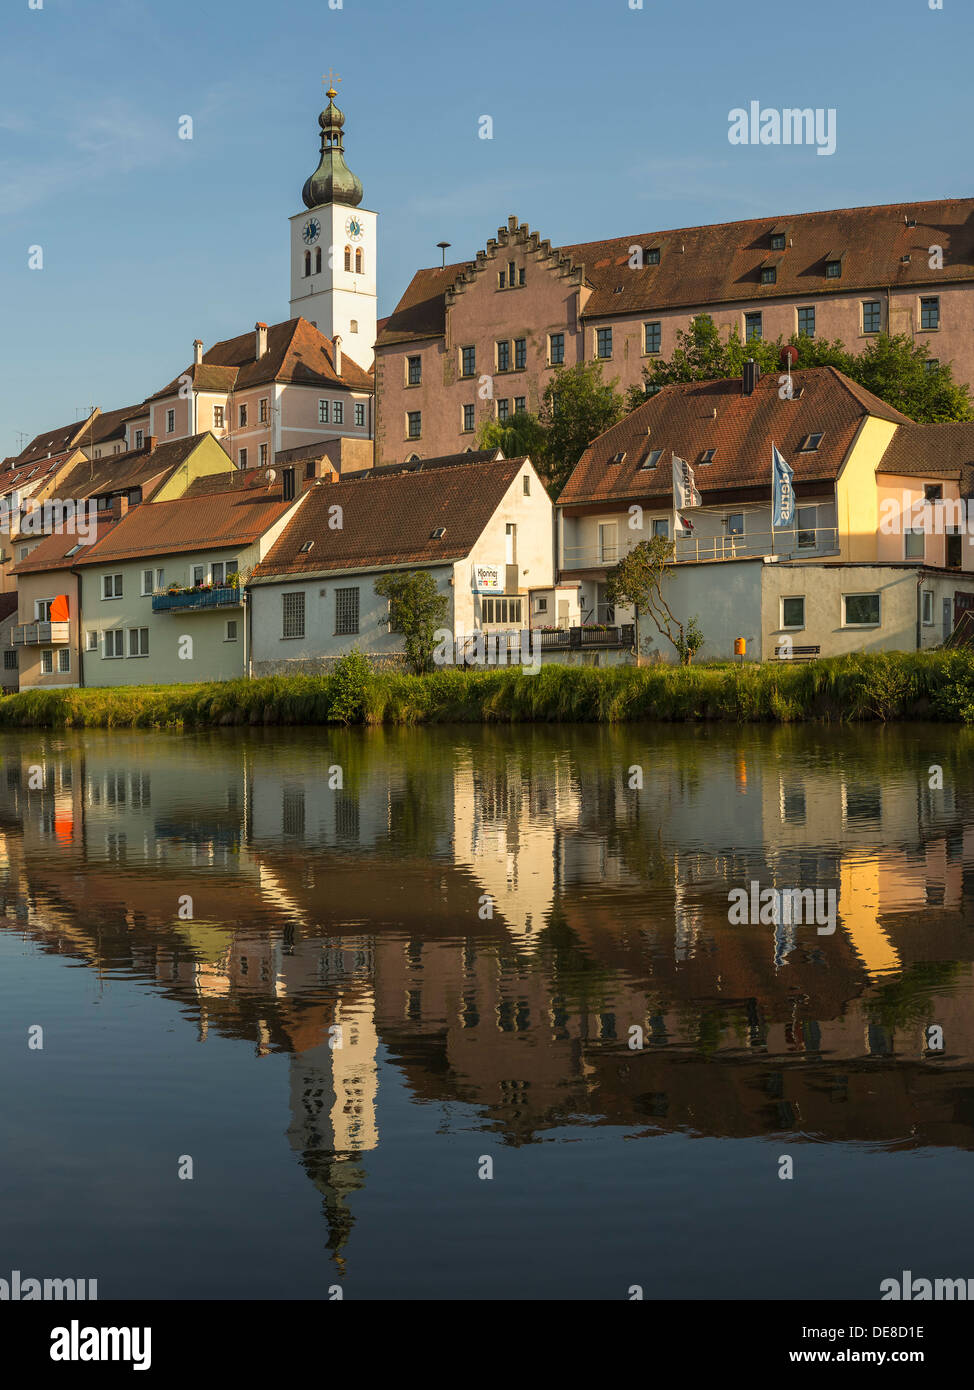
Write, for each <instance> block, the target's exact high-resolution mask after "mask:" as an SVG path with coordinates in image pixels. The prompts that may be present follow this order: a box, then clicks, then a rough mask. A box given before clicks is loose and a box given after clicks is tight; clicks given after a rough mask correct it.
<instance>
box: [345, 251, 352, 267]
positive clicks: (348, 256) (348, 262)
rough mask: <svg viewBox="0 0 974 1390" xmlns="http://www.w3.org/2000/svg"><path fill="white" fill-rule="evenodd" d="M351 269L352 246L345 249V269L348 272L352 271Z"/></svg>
mask: <svg viewBox="0 0 974 1390" xmlns="http://www.w3.org/2000/svg"><path fill="white" fill-rule="evenodd" d="M351 268H352V248H351V247H350V246H346V247H345V269H346V270H351Z"/></svg>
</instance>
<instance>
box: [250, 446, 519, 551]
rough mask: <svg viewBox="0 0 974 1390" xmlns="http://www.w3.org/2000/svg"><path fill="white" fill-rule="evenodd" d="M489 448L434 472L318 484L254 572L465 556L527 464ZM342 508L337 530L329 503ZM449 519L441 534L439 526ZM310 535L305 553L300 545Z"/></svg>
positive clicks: (397, 474)
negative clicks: (436, 534)
mask: <svg viewBox="0 0 974 1390" xmlns="http://www.w3.org/2000/svg"><path fill="white" fill-rule="evenodd" d="M524 462H525V460H524V459H523V458H517V459H504V460H501V461H500V462H497V461H495V460H494V458H493V456H491V458H490V460H489V461H488V462H486V463H484V462H481V463H474V464H457V465H455V466H454V467H452V468H450V467H443V468H436V469H434V470H433V471H431V472H428V473H427V472H422V473H401V472H396V473H394V474H392V475H387V476H374V477H369V476H368V475H363V476H362V478H361V479H355V480H353V481H351V482H346V481H343V480H340V481H338V482H335V483H322V484H321V485H320V486H316V487H312V488H311V489H310V490H309V491H308V492H307V493H306V494H305V496H306V498H307V500H306V502H305V504H304V506H303V507H302V508H301V509H300V511H298V513H297V515H296V516H295V517H294V520H293V521H292V522H291V523H290V525H289V526H288V527H287V529H286V530H285V532H284V534H283V535H282V536H281V537H280V539H279V540H278V541H277V543H276V544H275V545H274V547H273V548H272V549H271V551H270V553H269V554H268V555H267V556H266V558H265V559H264V560H263V561H262V562H261V563H260V564H259V565H258V566H257V567H256V569H255V570H254V573H253V575H252V579H272V578H283V577H286V576H288V575H300V574H309V575H310V574H318V573H326V572H327V571H329V570H352V569H370V570H374V569H383V568H389V567H392V566H399V567H404V566H408V565H433V564H437V563H444V564H445V563H449V562H452V561H453V560H459V559H462V558H463V557H464V556H465V555H468V554H469V553H470V551H471V550H472V548H473V546H474V544H475V542H476V541H477V539H478V537H479V536H480V535H481V533H482V532H483V530H484V527H485V526H486V525H487V523H488V522H489V520H490V518H491V517H492V516H493V514H494V512H495V511H496V510H497V508H498V506H499V505H500V503H501V501H502V500H503V497H504V494H505V493H506V492H507V490H508V488H509V487H510V485H511V483H512V482H513V481H514V479H515V478H516V477H517V475H518V472H519V470H520V469H521V467H522V465H523V464H524ZM336 504H337V505H339V506H340V507H341V508H342V529H341V530H332V529H331V528H330V527H329V525H328V521H329V516H330V515H333V513H330V511H329V509H330V508H331V507H334V506H335V505H336ZM440 526H442V527H444V528H445V531H444V534H443V536H442V537H441V538H439V539H434V538H433V535H432V533H433V531H434V530H436V529H437V527H440ZM309 541H311V542H313V545H312V548H311V550H310V551H309V552H307V553H306V554H302V553H301V547H302V546H303V545H306V544H307V543H308V542H309Z"/></svg>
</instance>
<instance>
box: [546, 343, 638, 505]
mask: <svg viewBox="0 0 974 1390" xmlns="http://www.w3.org/2000/svg"><path fill="white" fill-rule="evenodd" d="M615 388H616V380H613V381H610V382H605V381H603V380H602V363H601V362H599V361H594V362H580V363H579V364H578V365H577V366H575V367H565V368H563V369H562V370H560V371H558V372H555V374H554V375H553V376H552V378H551V380H550V381H549V382H548V385H547V386H546V387H545V393H544V399H543V401H542V406H541V424H542V426H543V427H544V431H545V436H546V447H545V458H544V478H545V483H546V484H547V487H548V491H549V492H550V493H551V495H552V497H557V496H558V494H559V493H560V492H561V490H562V488H563V487H564V485H565V483H566V482H567V481H568V475H569V474H570V473H571V471H572V469H573V468H574V467H575V465H576V463H578V460H579V459H580V458H581V456H582V454H584V452H585V450H586V449H587V448H588V446H589V445H590V444H591V442H592V440H593V439H595V438H596V436H597V435H600V434H603V433H604V432H605V431H606V430H607V429H609V428H610V427H611V426H612V425H615V424H617V423H618V422H619V420H621V419H622V417H623V415H624V414H625V409H626V406H625V401H624V399H623V397H622V396H621V395H620V394H619V392H618V391H616V389H615Z"/></svg>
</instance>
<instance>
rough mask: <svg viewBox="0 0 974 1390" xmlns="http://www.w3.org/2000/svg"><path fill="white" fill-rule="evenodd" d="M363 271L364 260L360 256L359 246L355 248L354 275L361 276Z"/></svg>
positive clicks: (360, 249)
mask: <svg viewBox="0 0 974 1390" xmlns="http://www.w3.org/2000/svg"><path fill="white" fill-rule="evenodd" d="M364 269H365V258H364V257H363V255H362V248H361V246H357V247H356V248H355V273H356V275H361V274H362V271H363V270H364Z"/></svg>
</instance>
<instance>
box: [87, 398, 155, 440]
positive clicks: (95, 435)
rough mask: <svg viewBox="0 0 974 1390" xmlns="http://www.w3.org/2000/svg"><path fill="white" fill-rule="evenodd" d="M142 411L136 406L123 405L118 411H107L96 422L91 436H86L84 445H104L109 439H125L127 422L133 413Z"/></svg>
mask: <svg viewBox="0 0 974 1390" xmlns="http://www.w3.org/2000/svg"><path fill="white" fill-rule="evenodd" d="M140 409H141V407H140V406H136V405H123V406H122V407H121V408H120V409H118V410H108V411H105V413H104V414H101V415H99V416H98V417H97V419H96V420H95V423H94V425H93V427H92V430H91V434H90V435H85V438H84V441H83V442H84V444H85V445H88V444H104V443H105V441H106V440H108V439H124V437H125V422H126V420H128V419H130V418H131V415H132V412H133V411H137V410H140Z"/></svg>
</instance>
